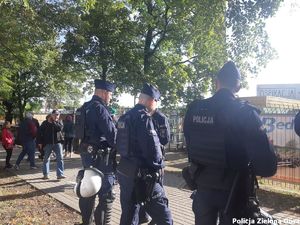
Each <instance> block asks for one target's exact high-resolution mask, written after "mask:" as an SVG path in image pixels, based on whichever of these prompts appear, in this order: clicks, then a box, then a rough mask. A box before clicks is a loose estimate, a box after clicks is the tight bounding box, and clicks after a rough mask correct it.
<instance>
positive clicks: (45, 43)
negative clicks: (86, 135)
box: [0, 1, 80, 119]
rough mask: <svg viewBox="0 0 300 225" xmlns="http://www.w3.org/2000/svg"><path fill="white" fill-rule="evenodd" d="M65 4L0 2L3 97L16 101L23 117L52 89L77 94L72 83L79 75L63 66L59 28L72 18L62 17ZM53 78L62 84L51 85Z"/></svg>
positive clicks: (62, 95)
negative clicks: (25, 112)
mask: <svg viewBox="0 0 300 225" xmlns="http://www.w3.org/2000/svg"><path fill="white" fill-rule="evenodd" d="M64 6H67V8H69V6H68V5H61V4H60V5H59V4H58V3H55V2H54V3H53V4H50V3H39V2H31V1H26V2H25V1H24V4H22V2H13V3H12V2H10V3H7V2H6V3H2V4H1V5H0V15H1V24H0V45H1V48H0V62H1V64H0V72H1V73H2V74H1V75H3V76H1V81H2V82H1V93H0V94H1V95H0V96H1V97H2V98H4V99H7V100H9V102H13V108H14V109H17V110H14V111H15V113H16V114H17V115H18V117H19V118H21V119H22V118H23V112H24V110H25V108H26V107H27V108H28V109H34V108H35V107H37V108H40V107H41V105H40V104H35V103H36V101H41V99H43V98H45V97H47V96H48V95H49V94H51V93H53V92H60V96H61V97H64V96H66V95H68V94H67V93H68V92H69V91H70V95H72V96H78V94H77V95H74V92H78V90H74V88H77V87H76V86H73V85H71V83H72V82H78V81H79V80H80V79H77V77H79V78H80V74H79V75H78V76H77V74H76V76H73V75H74V73H73V72H70V71H68V70H65V69H60V68H63V66H62V61H61V50H60V46H59V41H58V40H59V38H60V36H59V31H60V30H61V29H62V28H63V27H64V26H65V23H66V22H65V21H68V22H70V21H71V20H72V18H71V17H70V19H69V18H66V20H63V18H64V17H63V15H62V14H64V13H65V10H62V9H63V7H64ZM67 80H68V81H67ZM50 81H51V82H53V83H58V84H60V85H51V84H50ZM62 81H63V82H62ZM49 84H50V85H49ZM69 86H72V87H71V88H68V87H69ZM60 102H61V100H60ZM7 110H8V108H7ZM9 113H12V111H10V112H9Z"/></svg>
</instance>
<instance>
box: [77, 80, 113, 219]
mask: <svg viewBox="0 0 300 225" xmlns="http://www.w3.org/2000/svg"><path fill="white" fill-rule="evenodd" d="M114 89H115V85H114V84H112V83H110V82H108V81H104V80H95V93H94V95H93V97H92V99H91V100H90V101H89V102H85V103H84V105H83V106H82V107H84V109H85V112H86V115H85V127H84V128H83V129H84V133H85V134H84V138H83V140H82V142H81V144H80V146H81V153H80V156H81V160H82V164H83V167H84V168H89V167H95V168H97V169H98V170H100V171H101V172H102V173H103V174H104V178H103V181H102V187H101V189H100V191H99V192H98V197H99V203H98V206H97V207H96V210H94V204H95V198H96V196H92V197H88V198H79V207H80V211H81V215H82V221H83V224H91V223H92V221H93V215H92V214H93V212H94V218H95V223H96V225H104V224H109V223H110V221H109V220H110V217H111V210H112V203H113V201H114V199H115V196H114V192H113V186H114V183H115V165H116V161H115V160H116V151H115V150H114V149H113V147H114V145H115V138H116V127H115V124H114V122H113V120H112V117H111V115H110V113H109V111H108V108H107V104H108V103H109V102H110V99H111V97H112V93H113V92H114Z"/></svg>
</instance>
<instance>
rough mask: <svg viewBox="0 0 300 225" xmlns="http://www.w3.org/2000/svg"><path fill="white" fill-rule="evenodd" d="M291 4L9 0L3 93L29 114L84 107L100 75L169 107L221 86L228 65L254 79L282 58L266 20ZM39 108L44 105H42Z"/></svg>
mask: <svg viewBox="0 0 300 225" xmlns="http://www.w3.org/2000/svg"><path fill="white" fill-rule="evenodd" d="M281 2H282V0H251V1H249V0H239V1H225V0H222V1H220V0H171V1H167V0H101V1H95V0H80V1H75V0H65V1H30V0H24V1H0V19H1V23H0V73H1V76H0V88H1V89H0V96H1V97H2V98H4V99H7V100H10V101H11V102H13V104H14V106H15V107H17V108H18V111H19V112H18V114H19V115H20V117H22V113H23V111H24V109H25V108H26V109H34V108H37V109H38V108H39V107H41V104H40V101H41V100H43V99H45V100H46V108H49V109H50V108H63V107H65V106H69V107H76V106H77V105H78V104H79V99H80V96H81V95H82V91H84V92H88V93H91V92H92V90H93V88H92V87H91V86H92V81H93V79H94V78H102V79H108V80H111V81H113V82H115V83H116V84H117V86H118V92H119V93H120V92H123V91H125V92H130V93H131V94H133V95H136V94H137V93H138V92H139V89H140V88H141V86H142V83H143V82H151V83H153V84H156V85H157V86H158V88H159V89H160V91H161V93H162V95H163V98H162V100H163V106H165V107H168V108H173V107H177V106H178V105H182V104H186V103H189V102H190V101H192V100H193V99H195V98H203V96H204V94H206V93H207V92H208V91H211V90H214V74H216V72H217V71H218V69H219V68H220V67H221V66H222V65H223V63H224V62H226V61H227V60H228V59H231V60H234V61H236V62H237V64H238V65H239V67H240V68H241V70H242V72H243V77H244V78H245V77H246V76H247V75H249V74H256V73H257V72H258V71H259V69H260V68H262V67H264V66H265V65H266V64H267V62H268V61H269V60H270V59H272V57H274V50H273V49H272V48H271V46H270V43H269V42H268V35H267V33H266V31H265V20H266V19H267V18H269V17H271V16H273V15H274V13H275V12H276V11H277V9H278V7H279V6H280V3H281ZM36 102H37V104H36Z"/></svg>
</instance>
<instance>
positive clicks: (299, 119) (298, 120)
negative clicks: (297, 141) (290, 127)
mask: <svg viewBox="0 0 300 225" xmlns="http://www.w3.org/2000/svg"><path fill="white" fill-rule="evenodd" d="M294 123H295V127H294V130H295V132H296V134H297V135H298V136H300V112H298V113H297V115H296V116H295V120H294Z"/></svg>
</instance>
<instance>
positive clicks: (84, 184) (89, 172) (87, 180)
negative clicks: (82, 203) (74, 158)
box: [74, 167, 104, 198]
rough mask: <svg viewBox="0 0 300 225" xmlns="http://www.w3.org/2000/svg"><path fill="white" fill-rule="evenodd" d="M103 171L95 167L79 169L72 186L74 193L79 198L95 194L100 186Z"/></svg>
mask: <svg viewBox="0 0 300 225" xmlns="http://www.w3.org/2000/svg"><path fill="white" fill-rule="evenodd" d="M103 177H104V175H103V173H102V172H101V171H100V170H98V169H96V168H92V167H91V168H85V169H84V170H79V171H78V175H77V178H76V184H75V187H74V192H75V194H76V195H77V196H78V197H80V198H88V197H91V196H93V195H95V194H97V193H98V192H99V190H100V188H101V186H102V179H103Z"/></svg>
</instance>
